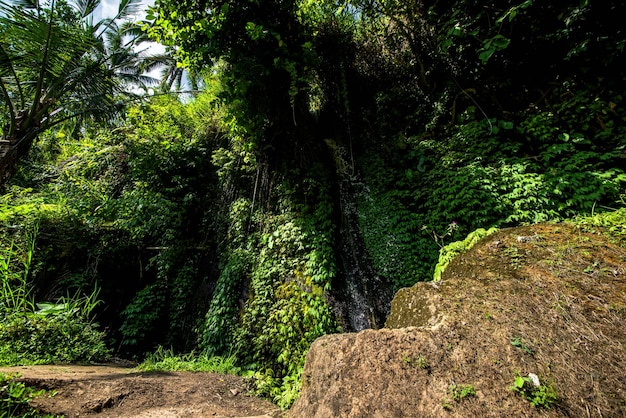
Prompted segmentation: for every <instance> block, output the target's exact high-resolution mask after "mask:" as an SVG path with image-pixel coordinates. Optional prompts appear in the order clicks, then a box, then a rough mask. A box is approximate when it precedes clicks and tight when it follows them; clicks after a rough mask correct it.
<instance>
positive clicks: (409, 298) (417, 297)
mask: <svg viewBox="0 0 626 418" xmlns="http://www.w3.org/2000/svg"><path fill="white" fill-rule="evenodd" d="M437 288H438V285H437V284H436V283H432V282H427V283H426V282H420V283H417V284H416V285H414V286H413V287H405V288H403V289H400V290H399V291H398V292H397V293H396V295H395V297H394V298H393V301H392V302H391V313H390V314H389V316H388V317H387V321H386V322H385V328H390V329H397V328H407V327H420V328H424V327H436V326H438V325H440V324H441V322H442V321H443V320H444V317H443V314H442V312H441V311H440V310H439V309H437V307H438V306H439V305H440V303H441V295H440V294H439V292H438V290H437Z"/></svg>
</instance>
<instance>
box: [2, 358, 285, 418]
mask: <svg viewBox="0 0 626 418" xmlns="http://www.w3.org/2000/svg"><path fill="white" fill-rule="evenodd" d="M0 373H19V374H20V378H19V380H21V381H23V382H25V383H27V384H29V385H31V386H36V387H38V388H43V389H46V390H48V391H56V395H55V396H53V397H48V396H42V397H40V398H37V399H35V400H34V401H33V402H32V405H33V406H35V407H36V408H38V409H40V410H41V411H42V412H46V413H52V414H63V415H65V417H67V418H74V417H92V416H95V417H136V418H139V417H141V418H148V417H185V418H186V417H242V418H243V417H258V418H260V417H279V416H280V410H279V409H278V408H277V407H276V406H275V405H273V404H272V403H270V402H268V401H265V400H262V399H259V398H256V397H253V396H251V395H250V393H249V390H248V388H247V386H246V382H245V381H244V380H243V379H242V378H241V377H238V376H232V375H219V374H212V373H190V372H175V373H174V372H172V373H139V372H137V371H136V370H135V369H129V368H122V367H117V366H74V365H71V366H21V367H0Z"/></svg>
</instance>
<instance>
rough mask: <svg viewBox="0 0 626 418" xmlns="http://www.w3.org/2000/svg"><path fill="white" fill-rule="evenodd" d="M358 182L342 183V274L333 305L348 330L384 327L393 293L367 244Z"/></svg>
mask: <svg viewBox="0 0 626 418" xmlns="http://www.w3.org/2000/svg"><path fill="white" fill-rule="evenodd" d="M354 186H355V183H354V181H353V180H350V179H343V180H342V181H341V182H340V185H339V195H340V204H341V222H340V226H339V245H338V254H337V259H338V262H339V274H338V275H337V278H336V280H335V282H334V283H333V288H334V289H335V293H334V295H333V296H334V297H333V299H334V301H333V306H334V309H335V313H336V315H337V317H338V318H339V321H340V323H341V325H342V326H343V328H344V331H361V330H363V329H368V328H373V329H378V328H382V327H383V326H384V324H385V319H386V318H387V315H388V314H389V309H390V306H391V299H392V297H393V294H392V291H391V286H390V285H389V284H388V283H387V281H386V280H385V279H384V278H382V277H380V276H379V275H378V274H377V273H376V271H375V270H374V268H373V266H372V263H371V260H370V257H369V255H368V252H367V249H366V247H365V242H364V240H363V236H362V234H361V230H360V228H359V220H358V213H357V207H356V198H355V196H356V194H355V187H354Z"/></svg>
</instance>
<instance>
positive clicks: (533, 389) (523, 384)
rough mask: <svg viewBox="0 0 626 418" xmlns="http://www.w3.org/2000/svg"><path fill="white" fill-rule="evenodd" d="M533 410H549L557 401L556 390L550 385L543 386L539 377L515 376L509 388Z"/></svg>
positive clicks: (533, 375)
mask: <svg viewBox="0 0 626 418" xmlns="http://www.w3.org/2000/svg"><path fill="white" fill-rule="evenodd" d="M509 389H510V390H512V391H513V392H517V393H518V394H519V395H520V396H521V397H522V398H524V399H526V400H527V401H529V402H530V404H531V405H532V406H534V407H535V408H545V409H550V408H551V407H553V406H554V405H555V404H556V403H557V402H558V400H559V398H558V395H557V393H556V389H554V387H553V386H552V385H551V384H543V383H541V381H540V380H539V377H537V375H535V374H533V373H529V374H528V376H527V377H522V376H520V375H517V376H516V377H515V382H514V383H513V386H511V387H509Z"/></svg>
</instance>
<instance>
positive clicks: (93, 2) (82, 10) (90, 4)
mask: <svg viewBox="0 0 626 418" xmlns="http://www.w3.org/2000/svg"><path fill="white" fill-rule="evenodd" d="M74 5H75V7H76V11H77V12H78V14H79V16H80V17H81V18H83V19H84V18H86V17H87V16H89V15H91V14H92V13H93V12H94V10H96V8H97V7H98V6H99V5H100V0H74Z"/></svg>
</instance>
